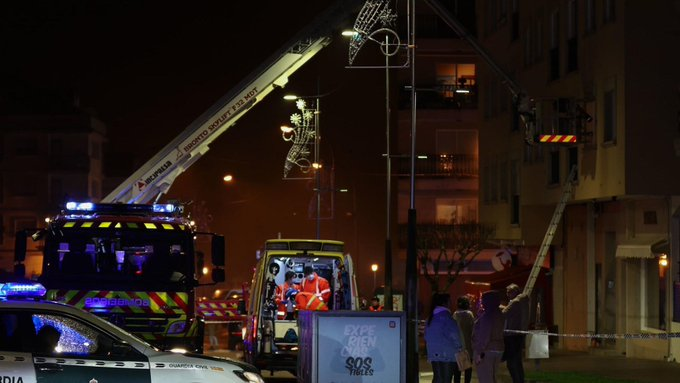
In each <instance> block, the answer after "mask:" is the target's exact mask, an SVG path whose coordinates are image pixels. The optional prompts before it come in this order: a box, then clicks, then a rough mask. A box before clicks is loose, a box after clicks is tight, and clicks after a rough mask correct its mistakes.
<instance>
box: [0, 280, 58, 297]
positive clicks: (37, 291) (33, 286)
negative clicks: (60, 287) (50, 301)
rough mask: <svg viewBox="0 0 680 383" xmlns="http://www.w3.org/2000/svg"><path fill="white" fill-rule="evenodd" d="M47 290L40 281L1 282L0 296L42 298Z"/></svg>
mask: <svg viewBox="0 0 680 383" xmlns="http://www.w3.org/2000/svg"><path fill="white" fill-rule="evenodd" d="M46 292H47V289H45V286H43V285H41V284H40V283H20V282H10V283H0V298H3V297H5V298H42V297H44V296H45V293H46Z"/></svg>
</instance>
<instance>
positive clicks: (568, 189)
mask: <svg viewBox="0 0 680 383" xmlns="http://www.w3.org/2000/svg"><path fill="white" fill-rule="evenodd" d="M575 178H576V166H572V168H571V171H570V172H569V175H568V176H567V180H566V181H565V185H564V190H563V191H562V198H561V199H560V202H559V203H558V204H557V206H556V207H555V212H554V213H553V216H552V219H551V220H550V225H548V231H547V232H546V233H545V237H543V243H541V248H540V249H539V250H538V254H537V255H536V261H535V262H534V267H533V268H532V269H531V273H530V274H529V278H528V279H527V283H526V285H524V294H527V295H530V294H531V290H532V289H533V288H534V284H535V283H536V279H537V278H538V274H539V273H540V272H541V266H542V265H543V260H544V259H545V256H546V254H548V249H549V248H550V244H551V243H552V240H553V237H554V236H555V231H556V230H557V226H558V225H559V224H560V220H561V219H562V213H563V212H564V208H565V206H566V205H567V201H568V200H569V198H570V197H571V193H572V191H573V190H574V179H575Z"/></svg>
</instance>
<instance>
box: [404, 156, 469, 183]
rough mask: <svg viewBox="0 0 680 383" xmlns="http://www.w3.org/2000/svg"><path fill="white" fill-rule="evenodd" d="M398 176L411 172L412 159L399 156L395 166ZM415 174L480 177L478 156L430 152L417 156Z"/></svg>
mask: <svg viewBox="0 0 680 383" xmlns="http://www.w3.org/2000/svg"><path fill="white" fill-rule="evenodd" d="M395 168H396V171H397V174H396V175H398V176H407V175H410V174H411V160H410V158H409V157H408V156H407V157H398V158H397V164H396V166H395ZM415 175H416V176H421V177H423V176H424V177H478V176H479V164H478V162H477V157H476V156H473V155H470V154H430V155H427V156H426V158H416V162H415Z"/></svg>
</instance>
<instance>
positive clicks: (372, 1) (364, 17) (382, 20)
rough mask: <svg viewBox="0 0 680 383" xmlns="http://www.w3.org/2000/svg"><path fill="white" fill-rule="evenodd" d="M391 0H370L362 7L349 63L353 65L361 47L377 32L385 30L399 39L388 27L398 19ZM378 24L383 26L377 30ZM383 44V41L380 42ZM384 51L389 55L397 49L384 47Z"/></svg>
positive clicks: (356, 21) (355, 28) (350, 49)
mask: <svg viewBox="0 0 680 383" xmlns="http://www.w3.org/2000/svg"><path fill="white" fill-rule="evenodd" d="M389 3H390V2H389V0H368V1H366V3H365V4H364V6H363V7H362V8H361V11H360V12H359V15H358V16H357V18H356V19H355V21H354V32H355V33H354V35H353V36H352V39H351V40H350V43H349V64H350V65H352V63H353V62H354V58H355V57H356V55H357V53H359V50H360V49H361V47H362V46H363V45H364V44H365V43H366V41H368V40H374V39H373V37H372V36H373V35H374V34H376V33H377V32H385V33H389V34H390V35H392V36H394V37H395V38H396V40H397V44H396V45H399V43H398V39H399V36H398V35H397V34H396V33H395V32H394V31H393V30H391V29H389V28H387V27H389V26H392V25H394V22H395V21H396V19H397V14H396V13H395V12H393V11H392V10H391V9H390V4H389ZM376 24H379V25H381V28H379V29H378V30H375V27H376ZM378 43H379V44H381V47H382V43H381V42H378ZM382 49H383V53H384V54H386V55H389V56H392V55H394V54H396V50H395V51H393V52H389V47H386V46H384V47H382Z"/></svg>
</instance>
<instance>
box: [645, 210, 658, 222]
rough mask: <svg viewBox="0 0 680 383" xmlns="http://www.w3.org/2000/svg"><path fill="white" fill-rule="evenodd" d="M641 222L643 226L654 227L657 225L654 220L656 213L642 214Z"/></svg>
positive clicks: (649, 211)
mask: <svg viewBox="0 0 680 383" xmlns="http://www.w3.org/2000/svg"><path fill="white" fill-rule="evenodd" d="M642 218H643V222H644V224H645V225H656V224H657V223H658V221H657V219H656V211H655V210H648V211H645V212H643V213H642Z"/></svg>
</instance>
